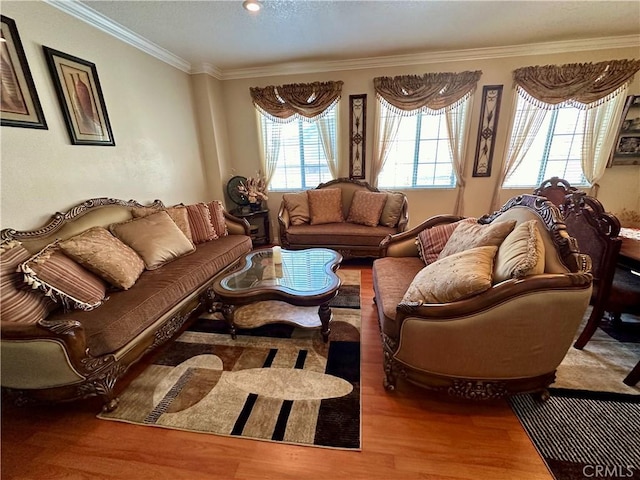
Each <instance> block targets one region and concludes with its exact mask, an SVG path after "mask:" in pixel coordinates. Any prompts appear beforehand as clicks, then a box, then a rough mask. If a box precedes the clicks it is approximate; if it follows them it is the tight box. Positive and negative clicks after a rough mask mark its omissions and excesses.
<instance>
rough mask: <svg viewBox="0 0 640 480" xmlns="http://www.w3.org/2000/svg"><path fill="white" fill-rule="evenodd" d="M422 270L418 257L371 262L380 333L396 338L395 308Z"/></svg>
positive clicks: (381, 259) (391, 258)
mask: <svg viewBox="0 0 640 480" xmlns="http://www.w3.org/2000/svg"><path fill="white" fill-rule="evenodd" d="M423 268H424V263H423V262H422V260H420V259H419V258H418V257H384V258H378V259H376V260H374V261H373V268H372V276H373V288H374V292H375V296H376V305H377V307H378V317H379V320H380V323H381V325H380V327H381V329H382V331H383V332H384V333H385V334H386V335H389V336H390V337H392V338H396V339H397V338H398V333H399V332H398V325H397V324H396V307H397V306H398V304H399V303H400V302H401V301H402V297H404V294H405V293H406V291H407V289H408V288H409V285H410V284H411V282H412V281H413V278H414V277H415V276H416V275H417V274H418V272H419V271H420V270H422V269H423Z"/></svg>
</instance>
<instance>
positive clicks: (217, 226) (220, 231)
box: [207, 200, 229, 237]
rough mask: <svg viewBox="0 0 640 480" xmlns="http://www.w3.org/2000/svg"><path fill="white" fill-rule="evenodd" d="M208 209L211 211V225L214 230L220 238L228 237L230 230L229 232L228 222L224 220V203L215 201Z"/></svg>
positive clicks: (208, 204) (210, 203)
mask: <svg viewBox="0 0 640 480" xmlns="http://www.w3.org/2000/svg"><path fill="white" fill-rule="evenodd" d="M207 208H208V209H209V214H210V215H211V224H212V225H213V229H214V230H215V231H216V235H218V237H226V236H227V235H229V230H227V221H226V220H225V218H224V207H223V206H222V202H221V201H220V200H214V201H212V202H209V203H207Z"/></svg>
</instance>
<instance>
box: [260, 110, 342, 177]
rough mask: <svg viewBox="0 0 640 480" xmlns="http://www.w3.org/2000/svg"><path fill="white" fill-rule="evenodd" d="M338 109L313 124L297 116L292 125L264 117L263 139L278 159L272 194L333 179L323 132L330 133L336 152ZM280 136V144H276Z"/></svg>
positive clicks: (330, 140) (328, 136)
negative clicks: (276, 191)
mask: <svg viewBox="0 0 640 480" xmlns="http://www.w3.org/2000/svg"><path fill="white" fill-rule="evenodd" d="M337 109H338V105H337V104H336V105H334V106H333V107H331V108H330V109H329V110H327V111H326V112H325V113H324V115H322V116H321V117H319V118H315V119H312V120H307V119H302V117H300V116H298V115H296V116H295V117H292V118H293V120H292V121H290V122H288V123H281V122H274V121H273V120H271V119H269V118H267V117H266V116H264V115H262V116H261V126H262V133H263V138H264V139H265V141H266V142H267V143H268V145H267V146H266V148H267V150H269V149H271V148H272V149H273V150H274V155H276V156H277V161H276V168H275V173H274V174H273V177H272V178H271V183H270V184H269V190H305V189H309V188H315V187H317V186H318V185H319V184H320V183H323V182H327V181H329V180H331V179H332V175H331V172H330V170H329V165H328V161H327V155H326V153H325V146H324V144H323V138H322V135H321V133H320V131H321V129H326V137H327V140H328V141H329V142H330V144H331V145H330V150H331V152H335V151H336V118H337ZM278 133H279V140H274V139H275V138H278ZM276 143H277V145H276ZM276 150H277V151H276Z"/></svg>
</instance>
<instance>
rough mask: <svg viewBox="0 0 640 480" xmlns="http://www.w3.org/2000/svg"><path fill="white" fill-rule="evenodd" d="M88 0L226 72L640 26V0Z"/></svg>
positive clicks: (620, 31) (595, 34)
mask: <svg viewBox="0 0 640 480" xmlns="http://www.w3.org/2000/svg"><path fill="white" fill-rule="evenodd" d="M82 3H83V4H84V5H86V6H88V7H89V8H91V9H93V10H95V11H97V12H99V13H100V14H102V15H104V16H106V17H108V18H109V19H111V20H113V21H114V22H116V23H118V24H120V25H122V26H124V27H126V28H127V29H129V30H131V31H133V32H135V33H136V34H138V35H140V36H142V37H144V38H146V39H147V40H149V41H151V42H153V43H155V44H156V45H158V46H160V47H162V48H164V49H166V50H168V51H169V52H171V53H173V54H174V55H177V56H178V57H180V58H182V59H184V60H186V61H187V62H189V63H190V64H191V65H194V66H198V65H209V66H211V67H214V68H216V69H219V70H221V71H227V70H233V69H242V68H250V67H265V66H274V65H279V64H288V63H294V62H296V63H297V62H326V61H337V60H351V59H359V58H370V57H380V56H393V55H400V54H419V53H429V52H443V51H448V50H462V49H474V48H483V47H502V46H512V45H523V44H530V43H542V42H558V41H566V40H586V39H593V38H600V37H617V36H625V35H634V34H635V35H637V34H640V1H638V0H635V1H585V0H583V1H580V0H578V1H541V0H539V1H454V0H449V1H430V0H419V1H401V0H398V1H339V0H333V1H328V0H296V1H290V0H263V8H262V10H261V11H260V12H258V13H257V14H250V13H248V12H246V11H245V10H244V9H243V8H242V2H241V1H240V0H233V1H231V0H225V1H206V0H202V1H160V0H154V1H127V0H118V1H83V2H82ZM638 50H639V51H638V54H639V55H638V56H639V57H640V45H639V49H638Z"/></svg>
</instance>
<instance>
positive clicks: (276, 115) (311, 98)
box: [249, 81, 344, 123]
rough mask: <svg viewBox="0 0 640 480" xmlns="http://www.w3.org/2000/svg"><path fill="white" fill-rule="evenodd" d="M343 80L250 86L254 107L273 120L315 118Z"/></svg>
mask: <svg viewBox="0 0 640 480" xmlns="http://www.w3.org/2000/svg"><path fill="white" fill-rule="evenodd" d="M343 83H344V82H342V81H335V82H333V81H331V82H313V83H292V84H288V85H279V86H275V85H270V86H268V87H264V88H259V87H251V88H250V89H249V91H250V93H251V99H252V100H253V104H254V105H255V107H256V108H257V109H258V110H259V111H260V113H262V114H263V115H265V116H266V117H268V118H270V119H271V120H273V121H275V122H284V123H288V122H290V121H292V120H293V119H295V118H302V119H307V120H309V119H317V118H319V117H322V116H323V115H325V114H326V112H327V111H328V110H329V109H331V108H332V107H333V106H334V105H335V104H336V103H338V101H339V100H340V97H341V95H342V85H343Z"/></svg>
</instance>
